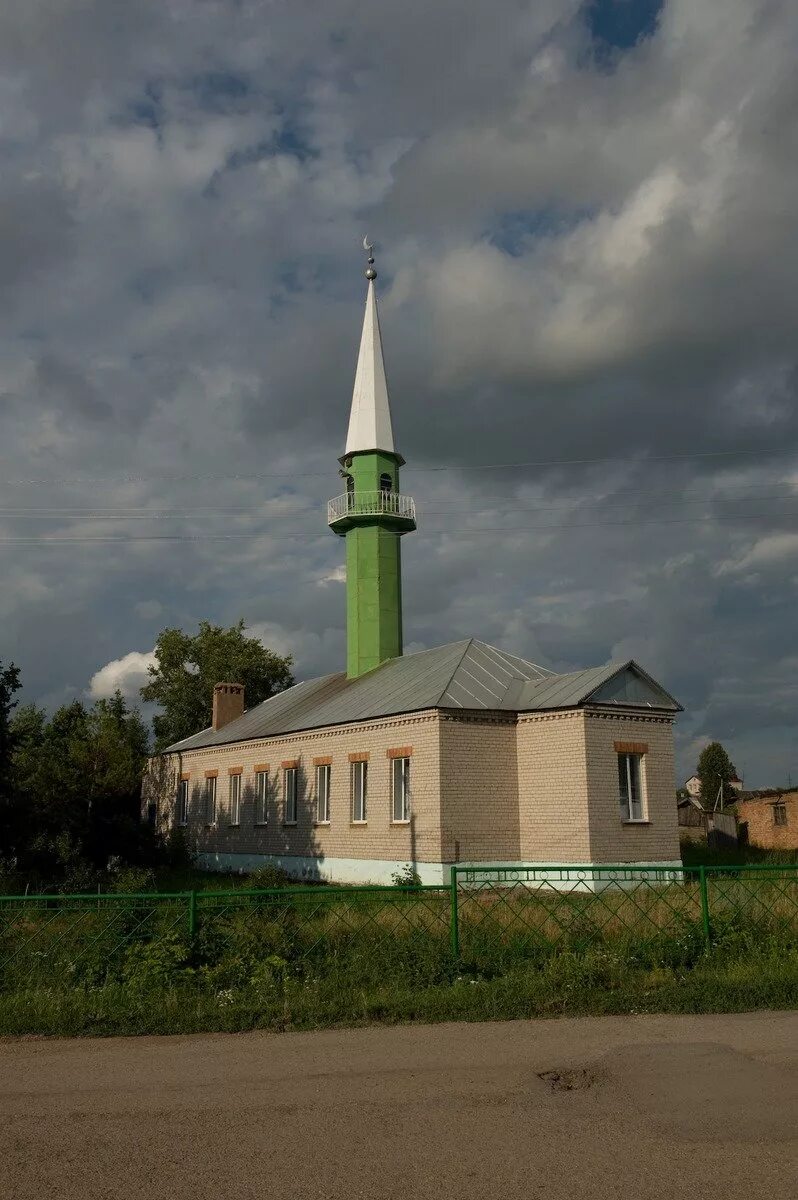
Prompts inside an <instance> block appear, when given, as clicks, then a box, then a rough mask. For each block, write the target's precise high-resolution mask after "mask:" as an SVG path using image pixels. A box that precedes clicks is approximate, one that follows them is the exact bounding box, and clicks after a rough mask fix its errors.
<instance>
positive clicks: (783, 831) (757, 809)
mask: <svg viewBox="0 0 798 1200" xmlns="http://www.w3.org/2000/svg"><path fill="white" fill-rule="evenodd" d="M776 804H783V805H784V807H785V808H786V810H787V824H786V825H776V823H775V821H774V819H773V808H774V805H776ZM736 808H737V820H738V821H739V822H740V824H743V823H745V824H747V826H748V841H749V842H750V843H751V844H752V845H754V846H762V847H764V848H765V849H767V850H798V790H795V789H794V790H792V791H788V792H775V793H773V794H771V795H768V796H753V797H751V799H750V800H738V801H737V805H736Z"/></svg>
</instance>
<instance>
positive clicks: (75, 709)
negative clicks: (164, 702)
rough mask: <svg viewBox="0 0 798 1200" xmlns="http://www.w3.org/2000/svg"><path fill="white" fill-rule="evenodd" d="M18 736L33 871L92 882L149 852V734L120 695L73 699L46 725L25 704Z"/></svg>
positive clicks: (19, 792) (19, 796)
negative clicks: (114, 862)
mask: <svg viewBox="0 0 798 1200" xmlns="http://www.w3.org/2000/svg"><path fill="white" fill-rule="evenodd" d="M13 736H14V740H15V749H14V761H13V776H12V778H13V789H14V793H15V796H16V803H17V811H18V820H17V823H16V825H17V830H18V834H19V837H18V851H19V853H20V855H21V858H22V860H23V862H24V864H25V865H26V867H27V868H28V869H30V870H33V871H35V872H37V873H38V874H40V875H42V876H44V877H45V878H47V879H50V878H52V877H54V876H56V877H57V876H60V875H67V876H71V877H72V878H73V879H75V880H78V881H80V882H81V884H82V883H86V882H89V883H90V878H91V871H92V870H93V869H97V868H103V867H105V865H106V864H107V862H108V859H109V858H110V857H112V856H115V857H119V858H121V859H123V860H125V861H134V862H135V861H138V860H139V859H140V858H141V856H142V854H146V853H149V852H151V850H152V847H151V846H150V845H149V842H150V841H151V837H150V835H149V834H148V832H147V831H146V829H145V827H144V825H143V823H142V821H141V775H142V770H143V768H144V763H145V760H146V756H147V753H148V749H149V747H148V736H147V729H146V726H145V724H144V722H143V721H142V719H141V716H140V714H139V713H138V712H137V711H135V710H132V711H131V710H130V709H129V708H128V707H127V705H126V703H125V700H124V698H123V697H122V695H121V694H120V693H119V692H117V693H116V694H115V695H114V696H113V697H112V698H111V699H110V700H98V701H96V703H95V704H94V705H93V706H92V707H91V708H89V709H87V708H86V707H85V706H84V705H83V704H81V703H80V701H77V700H75V701H73V702H72V703H71V704H66V705H63V706H62V707H61V708H59V709H58V710H57V711H56V712H55V713H54V714H53V717H52V719H51V720H49V721H48V720H47V715H46V713H45V712H44V711H43V710H42V709H40V708H37V707H36V705H32V704H30V705H25V706H23V707H22V708H20V709H19V711H18V712H17V713H16V714H15V717H14V722H13Z"/></svg>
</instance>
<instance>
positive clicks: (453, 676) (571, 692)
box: [168, 638, 681, 751]
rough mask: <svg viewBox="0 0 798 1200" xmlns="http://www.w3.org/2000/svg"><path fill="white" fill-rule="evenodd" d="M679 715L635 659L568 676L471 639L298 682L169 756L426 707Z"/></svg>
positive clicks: (173, 748) (188, 741)
mask: <svg viewBox="0 0 798 1200" xmlns="http://www.w3.org/2000/svg"><path fill="white" fill-rule="evenodd" d="M588 703H589V704H591V705H594V704H597V705H605V706H607V707H616V708H617V707H623V708H628V707H634V708H648V709H654V710H658V711H666V712H680V711H681V705H680V704H679V703H678V701H676V700H674V698H673V696H671V695H669V693H668V692H666V691H665V689H664V688H662V687H660V685H659V684H658V683H657V682H656V681H655V680H653V679H652V678H651V676H650V675H647V674H646V672H645V671H644V670H643V669H642V667H640V666H638V664H637V663H635V662H633V661H632V660H629V661H627V662H622V663H608V664H606V665H605V666H603V667H593V668H591V669H589V670H586V671H572V672H570V673H568V674H565V675H558V674H555V673H554V672H553V671H548V670H546V668H545V667H539V666H537V665H536V664H535V663H531V662H527V661H526V660H525V659H523V658H519V657H518V656H517V655H514V654H507V653H505V652H504V651H503V650H497V649H496V647H495V646H489V645H487V643H485V642H479V641H476V639H474V638H466V639H465V640H464V641H460V642H451V643H450V644H449V645H446V646H438V647H436V648H435V649H434V650H421V651H419V652H418V653H416V654H406V655H403V656H402V657H401V658H393V659H390V660H389V661H388V662H385V663H382V665H381V666H379V667H377V668H376V669H375V670H374V671H370V672H369V673H368V674H367V675H361V676H359V677H358V678H356V679H347V677H346V675H345V674H344V673H343V672H339V673H337V674H335V675H323V676H322V677H321V678H319V679H309V680H306V681H305V682H303V683H297V684H295V685H294V686H293V687H291V688H288V689H287V690H286V691H284V692H279V693H278V694H277V695H276V696H272V697H271V699H269V700H264V701H263V703H262V704H258V705H256V706H255V707H254V708H251V709H249V710H248V711H247V712H245V713H244V714H243V716H241V717H238V718H236V720H234V721H230V723H229V724H227V725H225V726H224V728H222V729H219V730H216V731H214V730H213V729H212V728H208V729H203V730H202V731H201V732H200V733H196V734H194V735H193V736H192V737H188V738H185V739H184V740H183V741H180V742H175V743H174V745H172V746H169V747H168V751H183V750H197V749H200V748H201V747H203V746H217V745H224V744H227V743H229V742H243V741H250V740H251V739H253V738H263V737H274V736H277V735H279V734H283V733H298V732H300V731H302V730H306V729H318V728H321V727H323V726H329V725H344V724H349V723H351V722H356V721H367V720H372V719H374V718H375V717H388V716H396V715H399V714H401V713H408V712H418V711H420V710H422V709H431V708H437V709H454V710H458V711H464V710H472V711H473V710H477V711H504V712H535V711H545V710H547V709H558V708H576V707H579V706H581V705H585V704H588Z"/></svg>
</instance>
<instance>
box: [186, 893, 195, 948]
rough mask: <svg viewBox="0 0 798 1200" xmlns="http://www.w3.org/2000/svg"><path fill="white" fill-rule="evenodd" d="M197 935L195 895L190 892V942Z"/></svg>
mask: <svg viewBox="0 0 798 1200" xmlns="http://www.w3.org/2000/svg"><path fill="white" fill-rule="evenodd" d="M196 935H197V893H196V892H195V891H193V890H192V891H190V892H189V894H188V936H189V938H190V939H191V941H192V942H193V941H194V938H195V937H196Z"/></svg>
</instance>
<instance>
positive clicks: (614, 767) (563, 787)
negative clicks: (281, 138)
mask: <svg viewBox="0 0 798 1200" xmlns="http://www.w3.org/2000/svg"><path fill="white" fill-rule="evenodd" d="M366 277H367V279H368V285H367V292H366V311H365V317H364V321H363V331H362V335H361V339H360V351H359V355H358V362H357V370H356V374H355V385H354V392H353V396H352V408H351V413H350V418H349V431H348V434H347V439H346V449H345V452H344V454H343V456H342V458H341V459H340V464H341V472H340V473H341V475H342V477H343V479H344V490H343V492H342V494H341V495H339V496H337V497H336V498H335V499H333V500H331V501H330V502H329V505H328V523H329V526H330V528H331V529H332V530H333V532H334V533H336V534H337V535H338V536H339V537H341V538H342V539H343V541H344V543H345V549H346V637H347V657H346V670H345V671H340V672H336V673H334V674H332V675H325V676H322V677H321V678H319V679H308V680H305V681H304V682H301V683H297V684H295V685H294V686H293V687H291V688H289V689H287V690H286V691H284V692H281V693H279V694H278V695H275V696H273V697H272V698H271V699H269V700H265V701H264V702H263V703H262V704H258V705H256V706H255V707H254V708H251V709H249V710H247V709H246V708H245V701H246V697H245V696H244V694H243V688H242V687H241V686H240V685H239V684H236V683H224V682H220V683H218V684H217V686H216V688H215V692H214V699H213V720H212V723H211V725H210V726H209V727H208V728H207V729H203V730H202V731H201V732H199V733H196V734H194V735H193V736H192V737H188V738H185V739H184V740H183V741H180V742H177V743H176V744H175V745H173V746H170V747H169V748H168V749H167V750H166V751H165V752H164V754H163V755H161V756H159V757H158V758H157V759H153V760H152V761H151V764H150V769H149V772H148V778H147V781H145V796H146V800H145V802H148V803H150V804H152V803H153V802H154V803H155V806H156V810H157V819H158V822H159V824H160V825H161V827H163V828H171V827H172V826H173V825H177V826H182V827H184V828H185V831H186V835H187V839H188V842H189V845H190V846H191V848H192V850H194V851H195V852H196V854H197V856H198V861H199V864H200V865H202V866H204V867H206V868H212V869H218V870H225V871H229V870H234V871H235V870H241V871H250V870H253V869H255V868H257V867H258V866H261V865H263V864H266V863H273V864H275V865H279V866H280V867H282V868H283V869H285V870H286V871H287V872H289V873H290V874H291V875H293V876H296V877H297V878H310V879H326V880H330V881H335V882H342V883H365V882H372V883H390V882H391V880H392V877H393V875H394V874H395V873H397V872H402V871H403V870H405V869H406V868H407V866H408V865H410V866H411V868H412V869H413V870H414V871H415V872H416V873H417V875H418V876H419V877H420V878H421V880H422V882H424V883H440V882H446V881H447V880H448V877H449V868H450V866H451V864H452V863H469V864H490V863H493V864H496V863H502V864H507V865H510V864H520V863H527V864H531V863H539V864H557V863H567V864H577V863H578V864H582V863H584V864H588V863H629V864H632V863H636V864H640V863H646V864H649V863H658V864H662V865H678V864H679V863H680V854H679V837H678V824H677V812H676V804H675V799H674V797H675V778H674V760H673V722H674V718H675V715H676V713H678V712H680V711H681V707H680V705H679V704H678V703H677V701H676V700H674V699H673V697H672V696H670V695H669V694H668V692H666V691H665V689H664V688H663V687H662V686H661V685H660V684H659V683H657V682H656V681H655V680H654V679H652V678H651V676H650V675H648V674H647V673H646V672H645V671H644V670H643V669H642V667H640V666H639V665H638V664H637V663H635V662H633V661H627V662H615V663H610V664H608V665H606V666H601V667H591V668H589V669H587V670H582V671H574V672H569V673H568V674H555V673H553V672H552V671H549V670H547V669H545V668H544V667H541V666H537V665H535V664H534V663H531V662H527V661H526V660H525V659H523V658H519V657H518V656H517V655H514V654H508V653H506V652H505V651H503V650H500V649H497V648H496V647H494V646H490V645H487V644H486V643H485V642H481V641H478V640H477V639H476V638H466V639H463V640H461V641H456V642H452V643H450V644H448V645H444V646H438V647H435V648H434V649H431V650H423V651H420V652H418V653H414V654H407V655H405V654H403V653H402V570H401V541H402V538H403V537H404V536H405V535H406V534H408V533H411V532H413V531H414V530H415V528H416V511H415V504H414V501H413V499H412V498H411V497H410V496H407V495H405V494H404V493H403V492H402V491H401V488H400V469H401V467H402V465H403V464H404V459H403V458H402V456H401V454H399V453H398V451H397V450H396V447H395V445H394V437H393V427H392V422H391V410H390V404H389V398H388V386H387V381H386V375H385V366H384V362H383V352H382V339H381V334H380V325H379V317H378V312H377V296H376V291H375V279H376V271H375V269H374V260H373V256H370V258H369V264H368V269H367V271H366Z"/></svg>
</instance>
